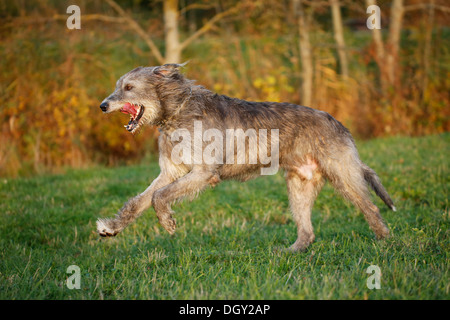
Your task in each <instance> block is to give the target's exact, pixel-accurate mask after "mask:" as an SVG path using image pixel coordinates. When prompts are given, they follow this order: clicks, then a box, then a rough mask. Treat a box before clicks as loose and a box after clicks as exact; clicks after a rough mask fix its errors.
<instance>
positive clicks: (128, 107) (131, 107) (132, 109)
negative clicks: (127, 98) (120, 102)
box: [120, 102, 137, 118]
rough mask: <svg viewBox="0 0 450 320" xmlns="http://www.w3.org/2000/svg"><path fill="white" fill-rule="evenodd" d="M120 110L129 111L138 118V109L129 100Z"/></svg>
mask: <svg viewBox="0 0 450 320" xmlns="http://www.w3.org/2000/svg"><path fill="white" fill-rule="evenodd" d="M120 112H122V113H128V114H131V115H132V116H133V118H136V114H137V110H136V108H135V107H134V105H132V104H131V103H129V102H127V103H125V105H124V106H123V107H122V109H120Z"/></svg>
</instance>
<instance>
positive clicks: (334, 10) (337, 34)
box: [330, 0, 348, 77]
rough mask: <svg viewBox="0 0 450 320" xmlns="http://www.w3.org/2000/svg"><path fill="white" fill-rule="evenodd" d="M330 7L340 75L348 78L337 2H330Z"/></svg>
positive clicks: (331, 0)
mask: <svg viewBox="0 0 450 320" xmlns="http://www.w3.org/2000/svg"><path fill="white" fill-rule="evenodd" d="M330 5H331V15H332V17H333V30H334V39H335V41H336V45H337V52H338V56H339V64H340V66H341V74H342V75H343V76H344V77H348V60H347V53H346V46H345V40H344V29H343V27H342V17H341V8H340V4H339V0H330Z"/></svg>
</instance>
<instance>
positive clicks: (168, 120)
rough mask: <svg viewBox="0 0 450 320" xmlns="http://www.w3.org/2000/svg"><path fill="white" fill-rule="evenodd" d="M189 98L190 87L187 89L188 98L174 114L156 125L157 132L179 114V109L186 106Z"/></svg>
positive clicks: (190, 93)
mask: <svg viewBox="0 0 450 320" xmlns="http://www.w3.org/2000/svg"><path fill="white" fill-rule="evenodd" d="M191 97H192V87H189V96H188V97H187V98H186V99H184V101H183V102H182V103H181V104H180V106H179V107H178V108H177V110H175V112H174V113H173V114H172V115H171V116H170V117H169V118H167V119H164V120H161V121H159V122H158V123H157V124H156V125H157V126H159V127H160V130H159V131H161V130H163V129H165V128H166V125H167V123H168V122H170V121H171V120H173V119H174V118H175V117H176V116H177V115H178V113H180V111H181V109H183V108H184V107H185V106H186V104H187V103H188V102H189V100H190V99H191Z"/></svg>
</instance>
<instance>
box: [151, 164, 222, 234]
mask: <svg viewBox="0 0 450 320" xmlns="http://www.w3.org/2000/svg"><path fill="white" fill-rule="evenodd" d="M219 180H220V179H219V177H218V175H217V174H214V173H212V172H209V171H202V170H195V169H194V170H193V171H191V172H189V173H188V174H187V175H185V176H184V177H182V178H180V179H178V180H176V181H174V182H172V183H171V184H169V185H167V186H166V187H164V188H161V189H159V190H157V191H156V192H155V193H154V194H153V200H152V205H153V208H154V209H155V211H156V215H157V216H158V220H159V223H160V224H161V225H162V226H163V227H164V229H166V230H167V232H169V233H170V234H174V233H175V228H176V222H175V219H173V218H172V213H173V211H172V210H171V207H170V206H171V204H172V203H174V202H175V201H177V200H179V199H182V198H184V197H186V196H195V195H196V194H197V193H199V192H200V191H202V190H203V189H204V188H205V187H207V186H208V185H215V184H217V183H218V182H219Z"/></svg>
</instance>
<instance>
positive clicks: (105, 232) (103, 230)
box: [97, 219, 118, 237]
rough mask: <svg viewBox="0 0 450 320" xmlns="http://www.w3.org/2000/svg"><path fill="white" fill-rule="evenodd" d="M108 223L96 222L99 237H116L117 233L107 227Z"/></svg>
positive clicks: (101, 220) (99, 220)
mask: <svg viewBox="0 0 450 320" xmlns="http://www.w3.org/2000/svg"><path fill="white" fill-rule="evenodd" d="M109 221H110V220H107V219H98V220H97V232H98V234H99V235H100V236H101V237H114V236H116V235H117V233H118V232H117V231H115V230H113V229H112V228H111V227H109Z"/></svg>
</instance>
